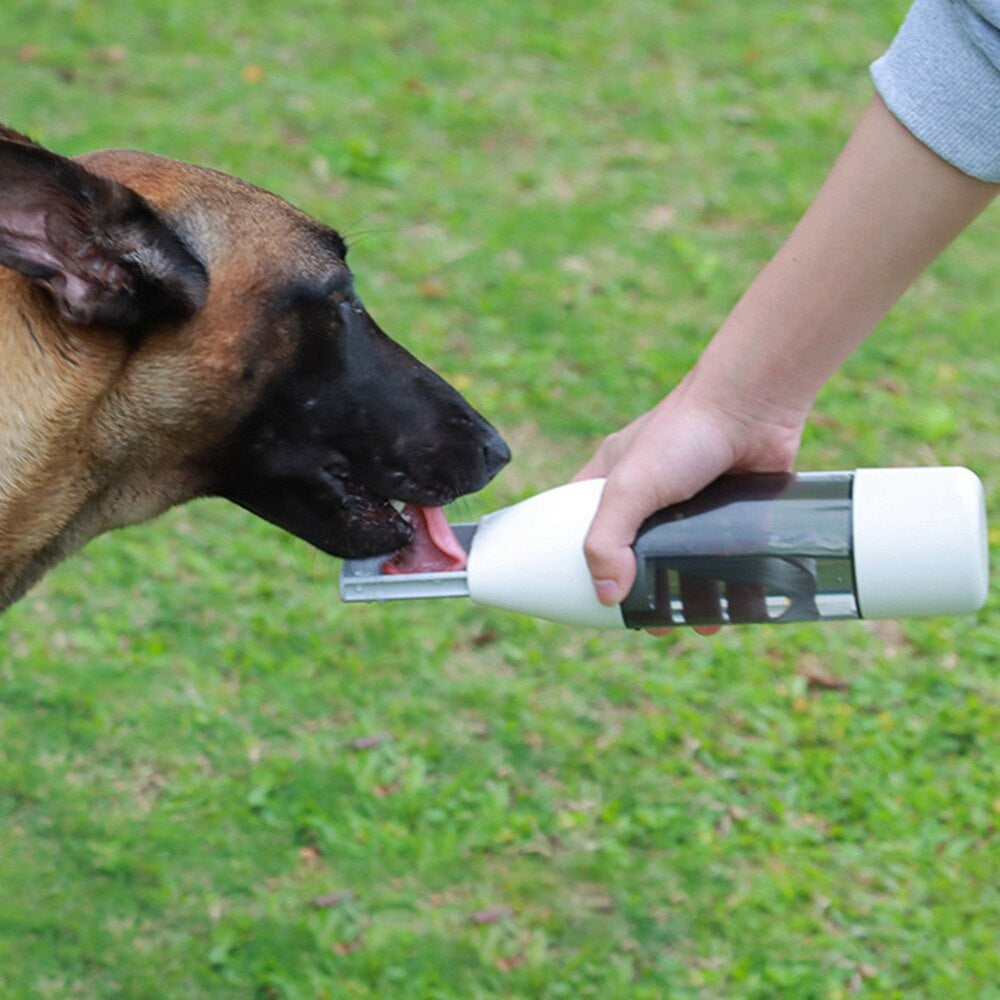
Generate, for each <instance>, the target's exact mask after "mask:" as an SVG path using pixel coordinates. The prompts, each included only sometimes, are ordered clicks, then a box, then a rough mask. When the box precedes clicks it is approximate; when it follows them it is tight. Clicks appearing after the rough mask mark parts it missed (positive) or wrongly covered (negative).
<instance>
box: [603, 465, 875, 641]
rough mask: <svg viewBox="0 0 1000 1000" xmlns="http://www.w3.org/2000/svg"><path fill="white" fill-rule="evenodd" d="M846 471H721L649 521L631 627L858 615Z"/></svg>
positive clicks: (632, 596)
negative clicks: (696, 491)
mask: <svg viewBox="0 0 1000 1000" xmlns="http://www.w3.org/2000/svg"><path fill="white" fill-rule="evenodd" d="M853 479H854V475H853V473H850V472H803V473H798V474H790V473H789V474H754V475H741V476H725V477H723V478H722V479H719V480H717V481H716V482H715V483H713V484H712V485H711V486H709V487H708V488H707V489H705V490H703V491H702V492H701V493H699V494H698V495H697V496H695V497H694V498H693V499H691V500H688V501H687V502H685V503H681V504H677V505H675V506H673V507H668V508H667V509H666V510H662V511H659V512H658V513H656V514H654V515H653V516H652V517H650V518H649V519H647V521H646V522H645V523H644V524H643V526H642V528H640V530H639V534H638V537H637V538H636V541H635V545H634V549H635V554H636V561H637V563H638V576H637V578H636V583H635V586H634V587H633V588H632V591H631V592H630V593H629V595H628V597H627V598H626V599H625V600H624V601H623V602H622V617H623V618H624V621H625V624H626V625H628V626H629V627H630V628H653V627H658V626H661V627H662V626H670V625H722V624H728V623H733V624H737V623H749V622H770V623H775V622H803V621H815V620H820V619H822V620H829V619H843V618H858V617H860V614H859V610H858V602H857V597H856V593H855V585H854V569H853V559H852V538H851V488H852V484H853Z"/></svg>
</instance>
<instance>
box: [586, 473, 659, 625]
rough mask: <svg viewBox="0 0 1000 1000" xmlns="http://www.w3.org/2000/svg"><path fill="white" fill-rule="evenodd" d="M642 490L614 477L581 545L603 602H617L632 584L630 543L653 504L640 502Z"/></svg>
mask: <svg viewBox="0 0 1000 1000" xmlns="http://www.w3.org/2000/svg"><path fill="white" fill-rule="evenodd" d="M644 492H645V491H640V490H632V489H629V488H627V487H626V486H625V485H623V484H621V482H620V479H618V478H616V477H614V476H612V477H611V478H609V479H608V481H607V483H606V484H605V486H604V492H603V494H602V495H601V502H600V504H599V505H598V508H597V513H596V514H595V515H594V520H593V522H592V523H591V526H590V530H589V531H588V532H587V537H586V539H585V540H584V544H583V553H584V556H585V558H586V560H587V567H588V568H589V570H590V575H591V577H592V578H593V581H594V591H595V593H596V594H597V599H598V600H599V601H600V602H601V603H602V604H606V605H609V606H610V605H614V604H620V603H621V602H622V601H623V600H624V599H625V597H626V596H627V594H628V592H629V591H630V590H631V589H632V584H633V583H635V572H636V566H635V553H634V552H633V551H632V543H633V542H634V541H635V537H636V535H637V534H638V532H639V527H640V526H641V524H642V522H643V521H644V520H645V519H646V517H647V516H648V515H649V513H650V512H651V511H652V510H653V509H654V507H655V504H654V505H653V506H649V505H648V504H647V503H645V502H644V501H643V494H644Z"/></svg>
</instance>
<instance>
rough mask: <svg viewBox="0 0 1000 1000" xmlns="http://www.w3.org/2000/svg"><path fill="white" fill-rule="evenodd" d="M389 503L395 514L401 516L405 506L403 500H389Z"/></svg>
mask: <svg viewBox="0 0 1000 1000" xmlns="http://www.w3.org/2000/svg"><path fill="white" fill-rule="evenodd" d="M389 503H390V504H391V505H392V507H393V509H394V510H395V511H396V513H397V514H402V513H403V508H404V507H405V506H406V501H405V500H390V501H389Z"/></svg>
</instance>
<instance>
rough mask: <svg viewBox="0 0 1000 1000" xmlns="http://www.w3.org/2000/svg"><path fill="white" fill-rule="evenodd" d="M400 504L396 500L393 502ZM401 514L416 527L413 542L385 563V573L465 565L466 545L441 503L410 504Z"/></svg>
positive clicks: (454, 568)
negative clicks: (456, 534)
mask: <svg viewBox="0 0 1000 1000" xmlns="http://www.w3.org/2000/svg"><path fill="white" fill-rule="evenodd" d="M392 506H393V507H396V502H392ZM399 516H400V517H401V518H402V519H403V520H404V521H406V523H407V524H409V526H410V527H411V528H412V529H413V538H412V540H411V541H410V543H409V544H408V545H406V546H404V547H403V548H402V549H400V550H399V551H398V552H397V553H396V554H395V555H394V556H392V557H391V558H390V559H387V560H386V561H385V562H384V563H383V564H382V572H383V573H453V572H457V571H459V570H463V569H465V563H466V561H467V556H466V552H465V549H463V548H462V545H461V543H460V542H459V540H458V539H457V538H456V537H455V532H454V531H452V530H451V525H450V524H449V523H448V518H447V516H446V515H445V512H444V510H443V508H441V507H418V506H415V505H414V504H406V505H404V506H403V507H402V509H401V510H399Z"/></svg>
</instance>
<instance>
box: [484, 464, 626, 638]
mask: <svg viewBox="0 0 1000 1000" xmlns="http://www.w3.org/2000/svg"><path fill="white" fill-rule="evenodd" d="M603 490H604V480H603V479H587V480H584V481H583V482H578V483H568V484H567V485H565V486H558V487H556V488H555V489H554V490H548V491H547V492H545V493H539V494H537V495H536V496H533V497H529V498H528V499H527V500H522V501H521V503H517V504H514V505H513V506H512V507H505V508H503V509H502V510H498V511H496V512H494V513H493V514H488V515H487V516H486V517H484V518H483V520H482V522H481V523H480V525H479V527H478V529H477V530H476V534H475V536H474V537H473V539H472V549H471V551H470V552H469V564H468V566H467V568H466V572H467V574H468V585H469V596H470V597H471V598H472V600H473V601H476V602H477V603H478V604H488V605H491V606H492V607H495V608H503V609H504V610H506V611H518V612H521V613H522V614H526V615H532V616H533V617H535V618H547V619H549V620H550V621H556V622H565V623H566V624H568V625H590V626H594V627H596V628H623V627H624V621H623V620H622V612H621V608H620V607H619V606H615V607H610V608H609V607H605V606H604V605H603V604H601V603H600V601H598V600H597V595H596V594H595V593H594V586H593V584H592V583H591V579H590V571H589V570H588V569H587V561H586V559H585V558H584V555H583V541H584V538H585V537H586V535H587V531H588V529H589V528H590V525H591V522H592V521H593V520H594V515H595V514H596V513H597V505H598V503H600V499H601V493H602V492H603Z"/></svg>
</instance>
